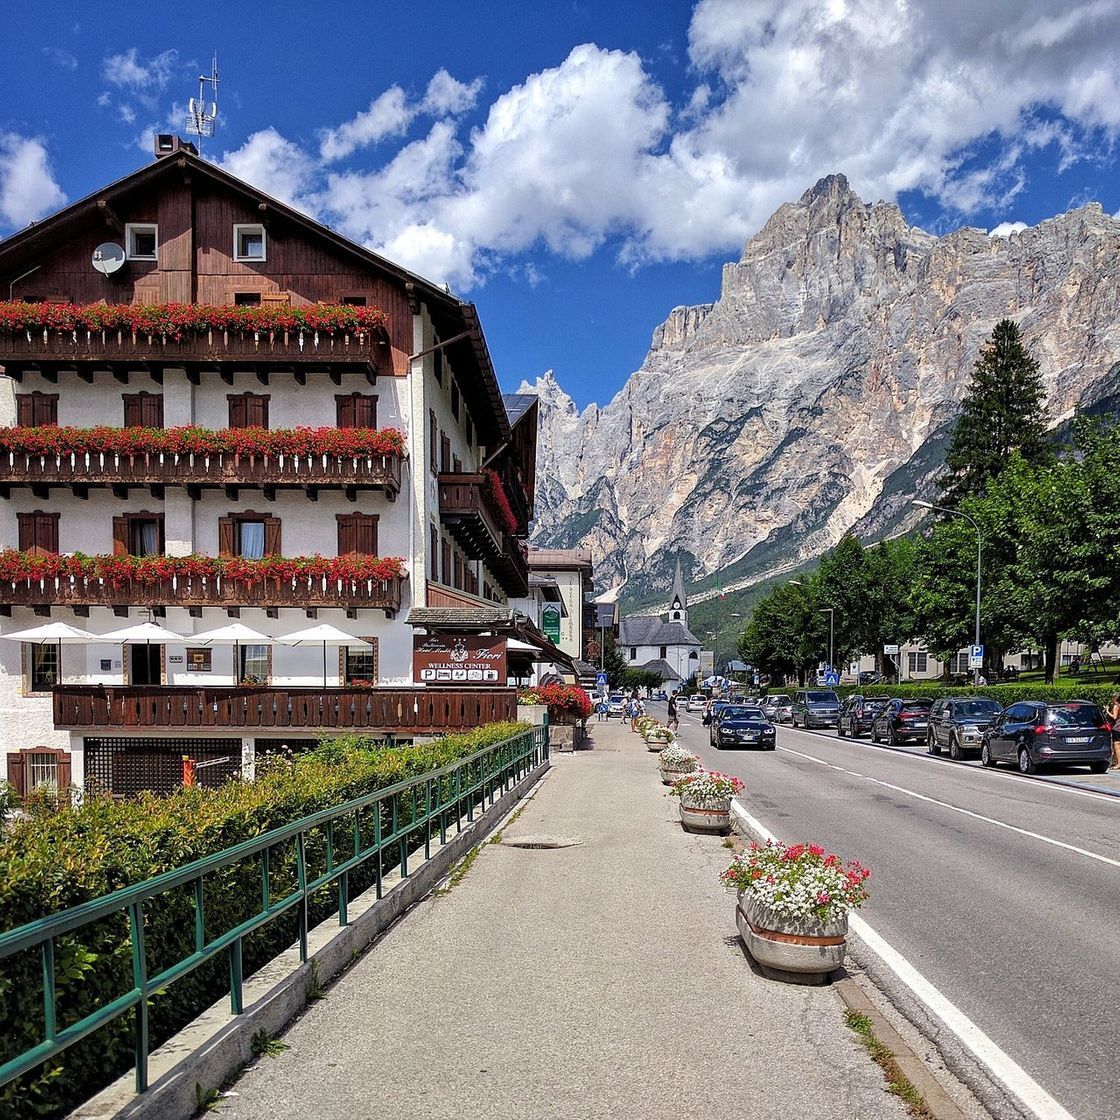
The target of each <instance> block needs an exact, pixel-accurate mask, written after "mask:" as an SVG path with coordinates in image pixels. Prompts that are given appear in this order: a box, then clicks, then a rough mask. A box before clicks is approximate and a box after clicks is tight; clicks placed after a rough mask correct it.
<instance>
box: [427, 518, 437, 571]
mask: <svg viewBox="0 0 1120 1120" xmlns="http://www.w3.org/2000/svg"><path fill="white" fill-rule="evenodd" d="M428 536H429V538H430V540H431V545H432V573H431V578H432V579H434V580H438V579H439V530H438V529H437V528H436V527H435V526H434V525H429V526H428Z"/></svg>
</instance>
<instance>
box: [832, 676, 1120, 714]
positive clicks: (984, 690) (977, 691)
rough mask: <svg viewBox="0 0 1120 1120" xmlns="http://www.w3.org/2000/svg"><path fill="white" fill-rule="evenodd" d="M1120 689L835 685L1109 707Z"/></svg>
mask: <svg viewBox="0 0 1120 1120" xmlns="http://www.w3.org/2000/svg"><path fill="white" fill-rule="evenodd" d="M1117 691H1120V689H1118V688H1117V686H1116V685H1111V684H1108V685H1106V684H1014V683H1007V684H988V685H981V686H980V687H979V688H973V686H972V685H970V684H962V685H939V684H937V683H936V682H933V683H931V684H922V683H921V682H910V683H908V684H869V685H864V686H862V687H860V686H858V685H844V686H843V687H842V688H838V689H836V693H837V695H838V696H840V697H844V696H850V695H851V694H852V693H854V692H858V693H859V694H860V695H861V696H899V697H902V698H903V699H911V698H917V697H921V696H924V697H928V698H929V699H931V700H936V699H938V698H939V697H942V696H989V697H991V699H993V700H994V701H995V702H996V703H997V704H999V705H1000V706H1001V707H1004V708H1006V707H1007V706H1008V705H1010V704H1016V703H1018V702H1019V701H1020V700H1042V701H1045V702H1046V703H1060V702H1061V701H1063V700H1092V701H1094V702H1095V703H1097V704H1099V705H1100V706H1101V708H1102V709H1103V708H1107V707H1108V705H1109V703H1110V702H1111V700H1112V696H1113V694H1114V693H1115V692H1117Z"/></svg>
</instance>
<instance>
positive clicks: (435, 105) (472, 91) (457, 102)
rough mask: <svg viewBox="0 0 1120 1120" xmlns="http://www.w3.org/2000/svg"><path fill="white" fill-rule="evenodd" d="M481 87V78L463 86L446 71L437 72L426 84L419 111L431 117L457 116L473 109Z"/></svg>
mask: <svg viewBox="0 0 1120 1120" xmlns="http://www.w3.org/2000/svg"><path fill="white" fill-rule="evenodd" d="M482 85H483V82H482V79H481V78H475V80H474V81H473V82H470V83H467V84H464V83H463V82H460V81H458V80H457V79H455V78H453V77H452V76H451V75H450V74H449V73H448V72H447V71H446V70H437V71H436V73H435V74H434V75H433V77H432V80H431V81H430V82H429V83H428V89H427V92H426V93H425V94H424V101H423V103H422V104H421V110H422V111H423V112H426V113H430V114H431V115H432V116H433V117H450V116H458V115H459V114H460V113H465V112H467V111H468V110H470V109H473V108H474V107H475V105H476V104H477V102H478V95H479V94H480V93H481V92H482Z"/></svg>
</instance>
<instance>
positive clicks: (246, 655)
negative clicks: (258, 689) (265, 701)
mask: <svg viewBox="0 0 1120 1120" xmlns="http://www.w3.org/2000/svg"><path fill="white" fill-rule="evenodd" d="M239 648H240V650H241V679H242V680H243V681H245V680H248V681H256V682H259V683H260V684H264V683H265V682H266V681H267V680H268V646H257V645H244V646H240V647H239Z"/></svg>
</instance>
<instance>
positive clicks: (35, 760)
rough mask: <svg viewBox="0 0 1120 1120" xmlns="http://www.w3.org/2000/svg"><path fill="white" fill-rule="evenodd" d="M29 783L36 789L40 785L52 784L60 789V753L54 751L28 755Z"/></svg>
mask: <svg viewBox="0 0 1120 1120" xmlns="http://www.w3.org/2000/svg"><path fill="white" fill-rule="evenodd" d="M25 765H26V767H27V780H28V785H29V786H30V787H31V788H32V789H35V788H36V787H38V786H52V787H53V788H55V789H58V755H57V754H55V753H54V752H53V751H52V752H51V753H50V754H46V753H43V754H40V753H38V752H36V753H35V754H29V755H28V756H27V762H26V763H25Z"/></svg>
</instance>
